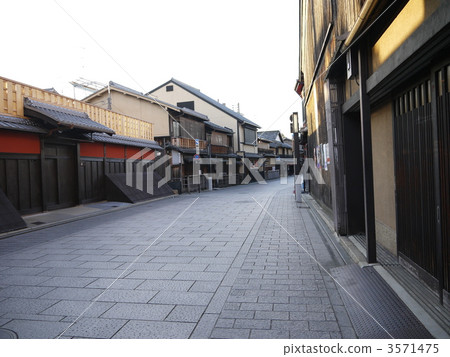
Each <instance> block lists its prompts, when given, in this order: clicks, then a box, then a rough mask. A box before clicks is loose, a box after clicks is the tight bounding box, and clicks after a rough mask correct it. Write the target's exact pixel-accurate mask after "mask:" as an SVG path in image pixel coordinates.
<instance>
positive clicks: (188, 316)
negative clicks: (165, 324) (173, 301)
mask: <svg viewBox="0 0 450 357" xmlns="http://www.w3.org/2000/svg"><path fill="white" fill-rule="evenodd" d="M204 311H205V307H204V306H183V305H178V306H175V308H174V309H173V310H172V312H171V313H170V314H169V316H167V318H166V319H165V321H180V322H198V321H199V320H200V318H201V317H202V315H203V313H204Z"/></svg>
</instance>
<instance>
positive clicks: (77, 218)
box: [0, 195, 179, 240]
mask: <svg viewBox="0 0 450 357" xmlns="http://www.w3.org/2000/svg"><path fill="white" fill-rule="evenodd" d="M178 196H179V195H170V196H164V197H158V198H153V199H150V200H146V201H141V202H137V203H133V204H131V205H129V206H121V207H114V208H110V209H105V210H99V211H98V212H92V213H86V214H82V215H80V216H75V217H72V218H67V219H63V220H60V221H55V222H50V223H45V224H42V225H39V226H36V227H27V228H23V229H19V230H17V231H12V232H6V233H2V234H0V240H2V239H6V238H10V237H14V236H17V235H20V234H25V233H30V232H34V231H39V230H42V229H46V228H50V227H55V226H60V225H62V224H66V223H71V222H76V221H80V220H83V219H86V218H91V217H97V216H101V215H104V214H107V213H112V212H117V211H122V210H126V209H129V208H132V207H138V206H143V205H146V204H149V203H152V202H156V201H161V200H165V199H168V198H175V197H178Z"/></svg>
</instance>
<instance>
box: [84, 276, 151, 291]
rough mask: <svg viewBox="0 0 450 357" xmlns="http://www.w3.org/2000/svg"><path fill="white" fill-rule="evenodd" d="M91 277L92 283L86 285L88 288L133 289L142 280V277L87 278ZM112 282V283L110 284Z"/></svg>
mask: <svg viewBox="0 0 450 357" xmlns="http://www.w3.org/2000/svg"><path fill="white" fill-rule="evenodd" d="M89 279H92V280H93V281H92V283H90V284H89V285H86V287H87V288H89V289H95V288H97V289H106V288H108V289H109V288H111V289H124V290H133V289H135V288H136V287H138V286H140V285H141V284H142V283H143V282H144V280H143V279H112V278H99V279H95V278H89ZM111 284H112V285H111Z"/></svg>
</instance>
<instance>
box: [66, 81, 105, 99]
mask: <svg viewBox="0 0 450 357" xmlns="http://www.w3.org/2000/svg"><path fill="white" fill-rule="evenodd" d="M69 83H70V84H71V85H72V86H73V98H74V99H76V98H75V89H76V88H81V89H82V90H84V91H86V92H89V93H94V92H97V91H98V90H100V89H102V88H105V87H106V86H107V85H106V84H104V83H101V82H96V81H92V80H89V79H86V78H82V77H79V78H78V79H76V80H74V81H71V82H69Z"/></svg>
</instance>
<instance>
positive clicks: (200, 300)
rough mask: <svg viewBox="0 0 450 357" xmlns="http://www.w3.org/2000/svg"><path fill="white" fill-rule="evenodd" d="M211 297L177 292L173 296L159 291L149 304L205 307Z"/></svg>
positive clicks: (210, 295)
mask: <svg viewBox="0 0 450 357" xmlns="http://www.w3.org/2000/svg"><path fill="white" fill-rule="evenodd" d="M212 296H213V294H212V293H200V292H189V291H178V292H177V293H176V294H174V293H173V292H172V291H160V292H159V293H158V294H156V296H155V297H154V298H153V299H152V300H151V303H152V304H174V305H200V306H206V305H208V304H209V302H210V301H211V298H212Z"/></svg>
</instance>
